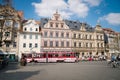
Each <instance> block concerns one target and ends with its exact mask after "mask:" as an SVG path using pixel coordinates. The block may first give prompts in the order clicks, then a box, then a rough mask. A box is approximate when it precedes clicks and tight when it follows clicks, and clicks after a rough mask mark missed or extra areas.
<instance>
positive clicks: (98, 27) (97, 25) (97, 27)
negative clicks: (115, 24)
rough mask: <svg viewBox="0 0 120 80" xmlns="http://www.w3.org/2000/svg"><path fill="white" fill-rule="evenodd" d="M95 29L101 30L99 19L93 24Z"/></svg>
mask: <svg viewBox="0 0 120 80" xmlns="http://www.w3.org/2000/svg"><path fill="white" fill-rule="evenodd" d="M95 30H96V31H102V27H101V25H100V21H99V20H98V21H97V24H96V26H95Z"/></svg>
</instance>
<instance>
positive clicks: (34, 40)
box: [18, 20, 41, 59]
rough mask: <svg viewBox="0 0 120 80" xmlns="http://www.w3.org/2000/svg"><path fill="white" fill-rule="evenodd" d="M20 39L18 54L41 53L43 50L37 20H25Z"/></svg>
mask: <svg viewBox="0 0 120 80" xmlns="http://www.w3.org/2000/svg"><path fill="white" fill-rule="evenodd" d="M18 35H19V38H18V46H19V47H18V54H19V59H20V58H21V54H22V53H24V54H27V53H40V50H41V28H40V27H39V23H38V22H36V21H35V20H24V21H23V26H21V28H20V31H19V34H18Z"/></svg>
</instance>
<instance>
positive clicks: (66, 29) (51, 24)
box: [40, 12, 106, 57]
mask: <svg viewBox="0 0 120 80" xmlns="http://www.w3.org/2000/svg"><path fill="white" fill-rule="evenodd" d="M40 27H41V28H42V47H41V49H42V51H43V52H75V53H77V55H79V57H82V56H96V55H97V56H101V55H104V56H105V55H106V54H105V53H104V33H103V30H102V27H101V26H100V25H99V24H97V25H96V26H95V27H94V28H93V27H90V26H89V25H88V24H87V23H81V22H79V21H71V20H63V19H62V18H61V16H60V14H59V13H58V12H56V13H55V14H53V17H52V18H51V19H47V18H43V19H41V24H40Z"/></svg>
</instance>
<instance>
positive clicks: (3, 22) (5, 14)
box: [0, 5, 22, 60]
mask: <svg viewBox="0 0 120 80" xmlns="http://www.w3.org/2000/svg"><path fill="white" fill-rule="evenodd" d="M21 20H22V12H21V11H20V12H19V11H16V10H15V9H14V8H12V7H11V6H10V5H3V6H1V5H0V51H1V52H3V54H8V55H9V58H10V60H15V59H16V56H17V48H18V45H17V43H18V41H17V38H18V36H17V34H18V33H17V32H18V28H19V27H20V26H21Z"/></svg>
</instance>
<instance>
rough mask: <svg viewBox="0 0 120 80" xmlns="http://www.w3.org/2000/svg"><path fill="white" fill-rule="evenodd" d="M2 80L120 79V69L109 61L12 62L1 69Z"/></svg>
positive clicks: (0, 78)
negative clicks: (110, 64) (23, 63)
mask: <svg viewBox="0 0 120 80" xmlns="http://www.w3.org/2000/svg"><path fill="white" fill-rule="evenodd" d="M0 80H120V69H119V68H111V67H110V66H108V65H107V62H105V61H104V62H79V63H30V64H27V66H25V67H24V66H20V65H19V64H17V63H11V64H9V66H8V67H6V68H5V69H3V70H0Z"/></svg>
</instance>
